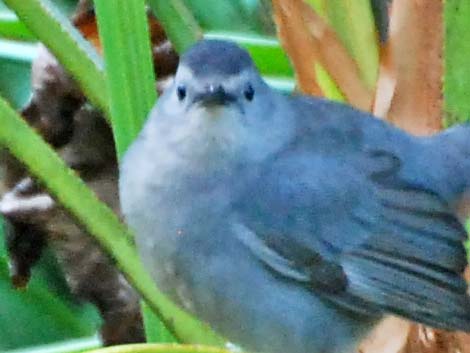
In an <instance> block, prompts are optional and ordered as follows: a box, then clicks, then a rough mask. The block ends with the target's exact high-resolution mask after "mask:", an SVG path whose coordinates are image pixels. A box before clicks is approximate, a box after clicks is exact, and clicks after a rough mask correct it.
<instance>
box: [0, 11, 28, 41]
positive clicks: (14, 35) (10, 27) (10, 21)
mask: <svg viewBox="0 0 470 353" xmlns="http://www.w3.org/2000/svg"><path fill="white" fill-rule="evenodd" d="M0 37H5V38H10V39H19V40H28V41H33V40H35V39H36V37H35V36H34V34H32V33H31V31H30V30H29V29H28V28H27V27H26V26H25V25H24V23H23V22H21V21H20V20H19V19H18V17H16V16H15V15H14V14H13V13H11V12H10V11H1V10H0Z"/></svg>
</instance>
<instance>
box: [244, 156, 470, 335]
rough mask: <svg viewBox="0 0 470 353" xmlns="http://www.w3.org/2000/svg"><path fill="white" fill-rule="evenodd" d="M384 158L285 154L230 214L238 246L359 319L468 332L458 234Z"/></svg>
mask: <svg viewBox="0 0 470 353" xmlns="http://www.w3.org/2000/svg"><path fill="white" fill-rule="evenodd" d="M401 163H402V161H400V159H399V158H398V157H397V156H395V155H393V154H392V153H389V152H385V151H369V152H367V153H361V154H360V155H359V154H357V155H356V156H354V155H351V156H348V158H341V159H340V158H334V157H332V156H329V155H325V154H323V155H320V156H315V155H312V154H311V153H308V152H305V153H302V152H301V151H295V152H293V153H291V154H287V155H286V156H285V157H280V158H278V159H277V160H276V161H275V162H273V163H270V166H269V167H268V168H267V171H266V173H264V174H263V175H262V176H261V177H260V179H259V182H258V183H254V186H253V188H251V189H250V190H248V191H247V192H248V193H249V197H246V198H245V202H241V203H240V204H238V205H237V210H238V223H237V227H238V229H237V233H236V234H238V237H239V239H240V241H241V242H243V244H244V245H245V246H246V247H247V248H248V249H249V250H250V251H251V252H252V254H253V255H254V256H256V257H257V258H258V259H259V260H260V262H262V263H263V264H264V265H265V266H266V267H267V268H269V269H270V270H271V271H274V272H275V273H277V274H278V275H281V276H284V277H287V278H289V279H290V280H294V281H297V282H299V284H302V285H304V286H305V285H307V286H310V287H311V288H312V290H313V291H314V292H315V293H317V294H319V295H323V296H324V297H325V298H326V299H328V300H330V301H333V302H335V303H336V304H338V305H341V306H343V307H347V308H349V309H352V310H354V311H357V312H362V313H369V314H373V313H380V312H389V313H393V314H397V315H401V316H404V317H407V318H410V319H413V320H416V321H419V322H422V323H425V324H429V325H432V326H435V327H440V328H447V329H462V330H470V304H469V303H470V302H469V298H468V296H467V295H466V289H467V287H466V284H465V282H464V280H463V278H462V272H463V271H464V268H465V266H466V257H465V250H464V246H463V241H464V240H465V238H466V233H465V230H464V228H463V227H462V225H461V223H460V222H459V221H458V220H457V219H456V217H455V216H454V214H453V213H452V212H451V210H450V208H449V206H448V205H447V204H446V202H445V201H443V200H442V199H441V198H440V197H439V195H438V194H437V193H435V192H433V191H432V190H427V189H424V188H422V187H420V186H419V185H413V183H411V182H409V181H406V180H403V178H402V176H401V175H400V170H401Z"/></svg>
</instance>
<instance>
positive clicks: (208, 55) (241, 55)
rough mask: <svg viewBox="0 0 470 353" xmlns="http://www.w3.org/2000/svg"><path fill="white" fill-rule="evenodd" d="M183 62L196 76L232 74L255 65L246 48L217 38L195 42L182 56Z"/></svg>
mask: <svg viewBox="0 0 470 353" xmlns="http://www.w3.org/2000/svg"><path fill="white" fill-rule="evenodd" d="M181 64H183V65H184V66H186V67H187V68H189V69H190V70H191V71H192V72H193V74H194V75H196V76H207V75H209V74H210V75H214V74H216V75H221V76H231V75H237V74H239V73H241V72H243V71H244V70H246V69H248V68H253V67H254V64H253V60H252V59H251V57H250V55H249V54H248V52H247V51H246V50H245V49H242V48H241V47H239V46H238V45H237V44H235V43H232V42H227V41H223V40H216V39H206V40H201V41H199V42H197V43H196V44H194V45H193V46H192V47H191V48H190V49H189V50H188V51H187V52H186V53H185V54H184V55H183V56H182V58H181Z"/></svg>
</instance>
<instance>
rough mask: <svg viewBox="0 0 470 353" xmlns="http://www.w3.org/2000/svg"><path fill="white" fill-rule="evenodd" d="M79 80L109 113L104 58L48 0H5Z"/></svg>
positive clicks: (91, 96)
mask: <svg viewBox="0 0 470 353" xmlns="http://www.w3.org/2000/svg"><path fill="white" fill-rule="evenodd" d="M4 2H5V4H6V5H7V6H9V7H10V8H11V9H12V10H13V11H15V13H16V14H17V15H18V17H19V18H20V19H21V20H22V21H23V23H24V24H25V25H26V26H27V27H28V28H29V30H30V31H31V32H32V33H34V35H35V36H36V37H37V38H38V39H39V40H40V41H41V42H43V43H44V44H45V45H46V46H47V47H48V48H49V50H51V51H52V52H53V53H54V55H55V56H56V57H57V58H58V59H59V61H60V63H61V64H62V65H63V66H64V67H65V68H66V69H67V71H68V72H70V73H71V74H72V76H73V77H74V78H75V79H76V80H77V81H78V83H79V84H80V86H81V87H82V89H83V90H84V92H85V94H86V95H87V97H88V98H89V99H90V101H91V102H92V103H93V104H94V105H95V106H96V107H98V108H99V109H101V110H102V111H103V112H104V113H105V115H106V116H108V117H109V116H110V115H109V107H108V95H107V89H106V84H105V79H104V74H103V61H102V59H101V57H100V56H99V55H98V54H97V53H96V50H95V49H94V48H93V47H92V46H91V44H90V43H89V42H88V41H86V40H85V39H84V38H83V37H82V35H81V34H80V32H78V30H77V29H76V28H75V27H74V26H73V25H72V23H71V22H70V21H69V19H68V18H67V17H65V16H64V15H63V14H62V13H61V12H60V11H59V10H58V9H57V8H56V6H55V5H54V4H53V3H52V2H51V1H50V0H4Z"/></svg>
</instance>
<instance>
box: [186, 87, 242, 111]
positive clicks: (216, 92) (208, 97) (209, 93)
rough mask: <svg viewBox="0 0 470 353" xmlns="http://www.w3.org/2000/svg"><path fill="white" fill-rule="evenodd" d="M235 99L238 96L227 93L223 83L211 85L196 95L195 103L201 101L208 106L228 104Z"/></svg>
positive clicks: (200, 102)
mask: <svg viewBox="0 0 470 353" xmlns="http://www.w3.org/2000/svg"><path fill="white" fill-rule="evenodd" d="M235 100H236V97H235V96H234V95H232V94H230V93H227V92H226V91H225V90H224V88H223V87H222V86H221V85H219V86H215V85H210V86H208V87H207V89H206V90H204V91H203V92H201V93H199V94H197V95H196V96H195V97H194V100H193V103H199V104H201V105H203V106H206V107H213V106H221V105H227V104H229V103H231V102H234V101H235Z"/></svg>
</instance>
